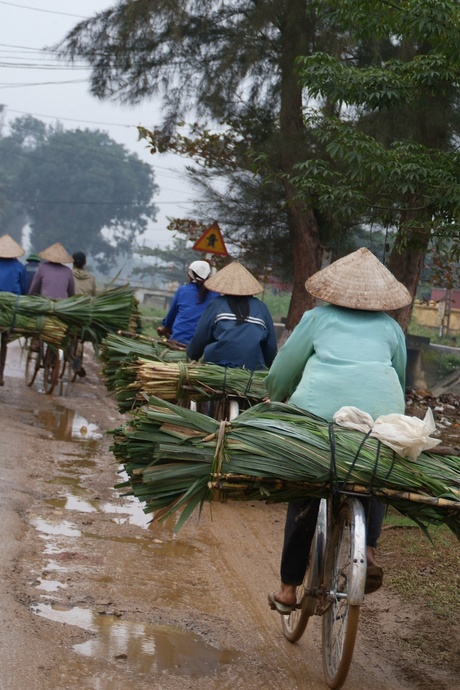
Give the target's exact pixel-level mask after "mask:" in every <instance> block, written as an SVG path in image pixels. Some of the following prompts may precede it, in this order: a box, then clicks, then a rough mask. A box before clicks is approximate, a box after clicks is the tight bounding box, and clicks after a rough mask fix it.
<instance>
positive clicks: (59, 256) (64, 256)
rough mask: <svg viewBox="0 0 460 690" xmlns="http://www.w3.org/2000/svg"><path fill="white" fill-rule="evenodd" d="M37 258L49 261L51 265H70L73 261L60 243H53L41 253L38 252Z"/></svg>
mask: <svg viewBox="0 0 460 690" xmlns="http://www.w3.org/2000/svg"><path fill="white" fill-rule="evenodd" d="M38 256H40V257H41V258H42V259H45V261H51V262H52V263H53V264H71V263H73V259H72V257H71V256H70V254H69V253H68V251H67V250H66V249H64V247H63V246H62V244H61V243H60V242H55V243H54V244H52V245H51V246H50V247H47V248H46V249H44V250H43V251H42V252H38Z"/></svg>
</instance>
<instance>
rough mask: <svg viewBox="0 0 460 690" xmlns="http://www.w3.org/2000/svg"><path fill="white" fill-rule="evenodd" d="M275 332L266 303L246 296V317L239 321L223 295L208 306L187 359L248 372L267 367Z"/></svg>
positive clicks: (188, 350) (274, 344)
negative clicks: (247, 308)
mask: <svg viewBox="0 0 460 690" xmlns="http://www.w3.org/2000/svg"><path fill="white" fill-rule="evenodd" d="M276 349H277V346H276V335H275V328H274V326H273V320H272V317H271V315H270V312H269V311H268V308H267V306H266V305H265V304H264V303H263V302H261V301H260V300H259V299H257V297H249V316H248V317H247V318H246V319H245V321H244V323H242V324H238V323H237V320H236V316H235V314H234V313H233V312H232V310H231V309H230V306H229V304H228V301H227V297H226V296H225V295H221V296H220V297H216V298H215V299H213V300H212V301H211V302H210V304H209V305H208V306H207V308H206V311H205V312H204V314H203V316H202V317H201V319H200V320H199V322H198V326H197V327H196V331H195V335H194V336H193V338H192V340H191V341H190V343H189V344H188V346H187V355H188V356H189V357H190V359H195V360H198V359H200V358H201V357H203V359H204V361H205V362H210V363H211V364H219V365H220V366H223V367H225V366H227V367H242V368H243V367H244V368H246V369H250V370H251V371H256V370H257V369H264V368H265V367H269V366H270V365H271V363H272V362H273V360H274V358H275V355H276Z"/></svg>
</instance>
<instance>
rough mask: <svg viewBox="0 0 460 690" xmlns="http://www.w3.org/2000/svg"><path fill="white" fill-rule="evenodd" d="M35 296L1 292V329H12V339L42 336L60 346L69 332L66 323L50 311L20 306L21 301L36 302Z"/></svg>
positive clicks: (48, 341) (46, 340) (47, 341)
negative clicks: (43, 311)
mask: <svg viewBox="0 0 460 690" xmlns="http://www.w3.org/2000/svg"><path fill="white" fill-rule="evenodd" d="M36 299H40V298H35V297H19V296H18V295H14V294H13V293H11V292H0V331H3V330H5V331H6V330H8V331H10V339H11V340H13V339H14V338H20V337H21V336H40V338H42V340H44V341H45V342H46V343H50V344H51V345H56V346H59V345H60V344H61V343H62V342H63V341H64V340H65V337H66V335H67V332H68V326H67V324H66V323H64V322H63V321H61V319H59V318H57V317H56V316H52V315H50V314H49V313H48V314H45V313H42V312H34V310H27V309H23V308H19V304H20V302H22V304H24V301H25V302H27V303H29V300H30V303H31V304H34V302H35V300H36Z"/></svg>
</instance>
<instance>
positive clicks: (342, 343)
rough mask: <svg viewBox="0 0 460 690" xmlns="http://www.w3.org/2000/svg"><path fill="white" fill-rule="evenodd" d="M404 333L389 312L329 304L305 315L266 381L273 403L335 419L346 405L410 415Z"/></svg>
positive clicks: (381, 413)
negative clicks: (280, 403) (407, 408)
mask: <svg viewBox="0 0 460 690" xmlns="http://www.w3.org/2000/svg"><path fill="white" fill-rule="evenodd" d="M406 360H407V350H406V342H405V337H404V333H403V331H402V329H401V327H400V326H399V324H397V323H396V321H395V320H394V319H392V318H391V317H390V316H388V314H385V313H384V312H381V311H378V312H372V311H358V310H355V309H345V308H343V307H336V306H334V305H332V304H328V305H326V306H322V307H315V308H314V309H311V310H310V311H307V312H305V313H304V315H303V317H302V319H301V320H300V322H299V324H298V325H297V326H296V328H295V329H294V330H293V332H292V334H291V336H290V337H289V339H288V340H287V341H286V343H285V344H284V345H283V347H282V348H281V349H280V350H279V352H278V354H277V356H276V357H275V360H274V362H273V364H272V366H271V368H270V371H269V374H268V376H267V378H266V380H265V381H266V386H267V390H268V393H269V396H270V398H271V400H273V401H285V402H289V403H292V404H293V405H297V407H301V408H302V409H304V410H308V411H309V412H312V413H313V414H315V415H318V416H319V417H322V418H323V419H326V420H329V421H331V420H332V417H333V415H334V413H335V412H336V411H337V410H338V409H339V408H340V407H342V406H344V405H353V406H354V407H358V408H359V409H360V410H363V411H364V412H368V413H369V414H370V415H372V417H373V418H374V419H375V418H376V417H378V416H379V415H383V414H390V413H392V412H399V413H404V411H405V396H404V388H405V372H406Z"/></svg>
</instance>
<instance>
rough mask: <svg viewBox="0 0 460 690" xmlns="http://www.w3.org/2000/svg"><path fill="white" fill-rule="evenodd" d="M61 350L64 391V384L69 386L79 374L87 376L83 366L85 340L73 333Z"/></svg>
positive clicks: (61, 374) (60, 376)
mask: <svg viewBox="0 0 460 690" xmlns="http://www.w3.org/2000/svg"><path fill="white" fill-rule="evenodd" d="M61 352H62V356H61V360H62V362H61V371H60V374H59V378H60V379H61V392H62V390H63V388H64V386H66V388H68V387H69V385H70V384H71V383H74V382H75V380H76V378H77V376H80V377H83V376H86V372H85V370H84V368H83V354H84V342H83V341H82V340H80V338H78V336H76V335H71V336H70V338H69V340H68V342H67V345H66V346H65V348H64V349H63V350H61Z"/></svg>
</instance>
